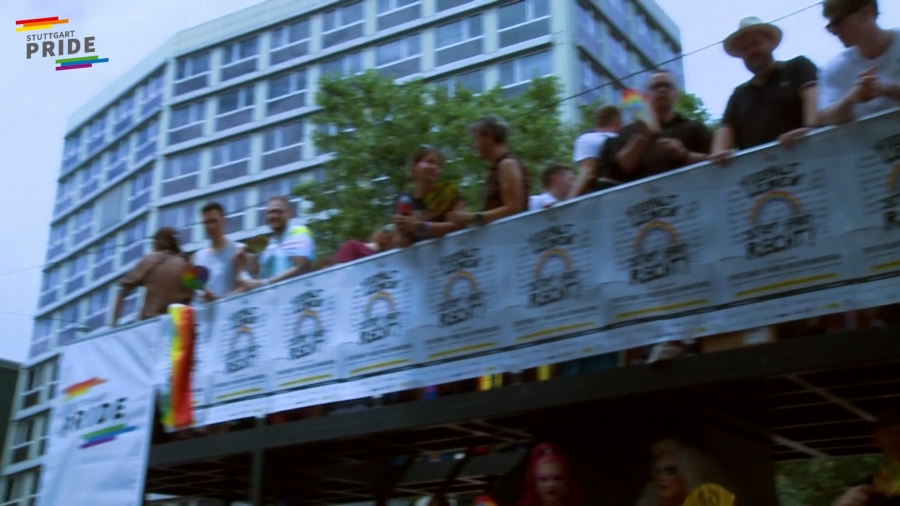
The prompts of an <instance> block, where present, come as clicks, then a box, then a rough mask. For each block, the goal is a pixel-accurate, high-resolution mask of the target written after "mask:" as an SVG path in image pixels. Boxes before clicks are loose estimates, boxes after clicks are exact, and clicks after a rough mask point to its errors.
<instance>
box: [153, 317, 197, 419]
mask: <svg viewBox="0 0 900 506" xmlns="http://www.w3.org/2000/svg"><path fill="white" fill-rule="evenodd" d="M169 316H170V317H171V318H172V340H171V346H170V348H169V353H168V359H167V360H169V361H170V362H171V367H172V376H171V381H170V385H171V388H170V390H169V392H168V395H163V396H162V397H161V400H160V417H161V422H162V424H163V427H165V429H166V430H168V431H171V430H175V429H180V428H185V427H190V426H192V425H193V424H194V410H193V406H192V402H191V371H192V369H193V367H194V328H195V327H194V310H193V309H192V308H191V307H190V306H185V305H184V304H172V305H171V306H169Z"/></svg>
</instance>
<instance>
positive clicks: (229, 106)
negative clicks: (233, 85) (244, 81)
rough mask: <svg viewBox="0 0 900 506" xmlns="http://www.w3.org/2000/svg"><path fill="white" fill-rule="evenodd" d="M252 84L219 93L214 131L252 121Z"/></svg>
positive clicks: (253, 100)
mask: <svg viewBox="0 0 900 506" xmlns="http://www.w3.org/2000/svg"><path fill="white" fill-rule="evenodd" d="M253 93H254V89H253V86H252V85H251V86H247V87H246V88H240V89H237V90H234V91H230V92H228V93H225V94H223V95H219V98H218V109H217V110H216V131H217V132H221V131H222V130H227V129H229V128H234V127H236V126H239V125H243V124H245V123H250V122H251V121H253V106H254V105H255V102H256V100H255V98H256V97H255V96H254V94H253Z"/></svg>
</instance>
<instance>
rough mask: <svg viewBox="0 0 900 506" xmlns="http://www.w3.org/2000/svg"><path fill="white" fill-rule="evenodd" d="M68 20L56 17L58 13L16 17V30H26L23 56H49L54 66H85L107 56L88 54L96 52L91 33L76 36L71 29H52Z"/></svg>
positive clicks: (60, 67)
mask: <svg viewBox="0 0 900 506" xmlns="http://www.w3.org/2000/svg"><path fill="white" fill-rule="evenodd" d="M68 24H69V20H68V19H60V17H59V16H52V17H43V18H31V19H19V20H17V21H16V32H29V33H28V34H27V35H26V36H25V59H27V60H31V59H32V58H53V59H54V62H55V63H56V64H57V67H56V70H76V69H87V68H91V67H93V66H94V64H97V63H106V62H108V61H109V58H100V57H99V56H98V55H96V54H90V53H96V52H97V51H96V49H95V48H94V42H95V37H93V36H91V37H81V38H79V37H78V36H76V34H75V30H64V31H55V30H54V29H55V28H56V27H57V26H59V25H68ZM51 30H54V31H51ZM30 32H42V33H30ZM63 56H69V57H70V58H63Z"/></svg>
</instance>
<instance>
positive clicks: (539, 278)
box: [491, 202, 606, 368]
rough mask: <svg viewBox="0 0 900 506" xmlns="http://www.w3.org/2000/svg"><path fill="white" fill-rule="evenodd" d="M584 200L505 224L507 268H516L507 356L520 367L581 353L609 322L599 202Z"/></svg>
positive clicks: (507, 296)
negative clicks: (606, 318)
mask: <svg viewBox="0 0 900 506" xmlns="http://www.w3.org/2000/svg"><path fill="white" fill-rule="evenodd" d="M591 204H596V202H592V203H588V202H581V203H580V204H579V203H576V204H575V205H561V206H558V207H552V208H550V209H548V210H546V211H543V212H540V213H535V214H532V215H530V216H528V217H527V218H526V219H527V220H528V226H527V227H523V226H521V223H515V222H510V223H505V224H503V229H502V233H499V232H501V231H500V230H499V228H500V227H497V228H498V230H494V231H491V232H492V233H494V234H497V235H498V236H502V237H501V240H503V241H504V243H505V244H506V245H507V246H506V252H505V254H504V258H505V259H506V262H504V264H503V266H504V268H511V269H512V270H513V272H512V277H513V282H511V283H508V284H507V285H506V290H505V292H506V293H505V299H506V307H507V311H506V315H507V316H506V317H507V318H509V319H511V320H512V321H511V324H510V334H511V336H510V337H511V341H512V342H511V348H512V350H513V351H512V352H511V353H509V354H507V355H506V357H505V359H506V360H508V361H510V362H512V363H513V364H514V366H515V367H516V368H528V367H536V366H540V365H545V364H549V363H552V361H557V362H559V361H565V360H573V359H576V358H581V355H580V352H579V350H580V349H583V347H584V343H583V342H581V341H582V340H577V339H576V338H579V337H584V336H596V338H599V336H600V334H599V333H598V331H599V329H601V328H602V327H604V326H605V324H606V322H605V321H604V318H603V314H602V312H601V310H600V304H601V301H602V300H601V296H600V272H599V266H600V263H601V259H599V258H598V257H597V254H596V251H595V249H594V248H595V247H596V244H598V242H599V239H598V238H596V237H595V234H597V232H598V231H599V221H598V220H597V218H596V217H597V212H596V207H594V205H591Z"/></svg>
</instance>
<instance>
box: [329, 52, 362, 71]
mask: <svg viewBox="0 0 900 506" xmlns="http://www.w3.org/2000/svg"><path fill="white" fill-rule="evenodd" d="M362 72H363V64H362V53H361V52H357V53H350V54H346V55H344V56H340V57H338V58H333V59H331V60H328V61H325V62H322V75H323V76H326V77H347V76H351V75H355V74H361V73H362Z"/></svg>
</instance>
